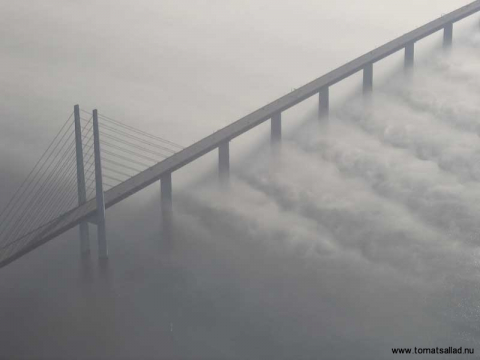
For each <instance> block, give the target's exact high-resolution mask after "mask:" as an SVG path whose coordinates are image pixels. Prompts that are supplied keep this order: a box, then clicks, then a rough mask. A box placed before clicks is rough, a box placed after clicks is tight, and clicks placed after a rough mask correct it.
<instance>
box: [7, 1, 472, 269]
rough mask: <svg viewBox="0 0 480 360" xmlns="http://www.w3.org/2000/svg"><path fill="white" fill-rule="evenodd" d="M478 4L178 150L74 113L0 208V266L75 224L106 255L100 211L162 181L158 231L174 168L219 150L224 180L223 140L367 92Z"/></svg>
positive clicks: (168, 205) (447, 37)
mask: <svg viewBox="0 0 480 360" xmlns="http://www.w3.org/2000/svg"><path fill="white" fill-rule="evenodd" d="M479 10H480V0H478V1H474V2H472V3H471V4H469V5H467V6H464V7H462V8H460V9H458V10H455V11H453V12H451V13H449V14H447V15H444V16H442V17H441V18H438V19H436V20H434V21H432V22H429V23H427V24H425V25H424V26H421V27H420V28H418V29H415V30H413V31H411V32H409V33H407V34H404V35H402V36H400V37H399V38H397V39H395V40H392V41H390V42H388V43H386V44H384V45H382V46H381V47H379V48H376V49H375V50H373V51H371V52H368V53H366V54H364V55H362V56H360V57H358V58H357V59H354V60H353V61H351V62H349V63H347V64H345V65H343V66H340V67H339V68H337V69H335V70H333V71H331V72H329V73H327V74H325V75H324V76H321V77H320V78H318V79H316V80H314V81H312V82H310V83H308V84H306V85H304V86H302V87H301V88H299V89H297V90H295V91H293V92H291V93H289V94H287V95H285V96H283V97H281V98H279V99H277V100H275V101H273V102H271V103H269V104H267V105H266V106H264V107H262V108H261V109H258V110H256V111H254V112H253V113H251V114H249V115H247V116H245V117H243V118H241V119H240V120H238V121H236V122H234V123H232V124H230V125H228V126H226V127H225V128H223V129H221V130H219V131H217V132H215V133H214V134H212V135H210V136H207V137H205V138H204V139H202V140H200V141H198V142H196V143H194V144H193V145H191V146H188V147H186V148H183V147H182V146H180V145H178V144H175V143H173V142H171V141H168V140H165V139H162V138H160V137H157V136H154V135H152V134H150V133H146V132H143V131H141V130H139V129H136V128H135V127H132V126H130V125H127V124H124V123H121V122H118V121H116V120H114V119H111V118H108V117H106V116H104V115H101V114H99V113H98V112H97V111H96V110H93V112H92V113H90V112H87V111H83V110H81V109H80V108H79V107H78V106H75V108H74V112H73V113H72V115H71V116H70V117H69V119H68V120H67V121H66V122H65V124H64V125H63V127H62V128H61V130H60V131H59V132H58V134H57V135H56V137H55V138H54V140H53V141H52V143H51V144H50V146H49V147H48V149H47V151H46V152H45V153H44V154H43V156H42V157H41V158H40V160H39V161H38V163H37V164H36V166H35V167H34V169H33V170H32V171H31V173H30V174H29V175H28V177H27V179H26V180H25V181H24V182H23V183H22V185H21V186H20V188H19V189H18V191H17V192H16V193H15V194H14V196H13V197H12V199H11V201H10V202H9V203H8V204H7V206H6V207H5V208H4V209H3V211H2V212H1V213H0V267H3V266H5V265H7V264H9V263H11V262H12V261H14V260H15V259H18V258H19V257H21V256H23V255H25V254H27V253H28V252H30V251H32V250H34V249H35V248H37V247H38V246H40V245H42V244H44V243H46V242H47V241H49V240H51V239H53V238H55V237H57V236H59V235H61V234H63V233H64V232H66V231H68V230H69V229H72V228H73V227H75V226H79V229H80V230H79V231H80V244H81V246H80V247H81V252H82V253H88V252H89V243H90V241H89V235H88V223H93V224H95V225H96V226H97V233H98V241H99V257H100V258H106V257H107V256H108V248H107V231H106V224H105V210H106V209H107V208H109V207H110V206H113V205H114V204H116V203H118V202H120V201H122V200H123V199H125V198H127V197H128V196H130V195H132V194H134V193H136V192H138V191H140V190H142V189H143V188H145V187H146V186H149V185H150V184H152V183H154V182H157V181H159V180H160V182H161V209H162V219H163V225H164V229H166V233H167V234H168V233H169V227H170V226H171V217H172V172H174V171H175V170H177V169H179V168H181V167H183V166H185V165H187V164H188V163H190V162H192V161H194V160H195V159H197V158H199V157H201V156H202V155H204V154H206V153H208V152H210V151H212V150H215V149H217V148H218V153H219V162H218V163H219V173H220V175H221V176H220V179H221V181H228V173H229V143H230V141H232V140H233V139H234V138H236V137H237V136H239V135H241V134H243V133H244V132H247V131H248V130H250V129H251V128H253V127H255V126H257V125H259V124H261V123H263V122H264V121H267V120H270V121H271V141H272V144H278V143H279V142H280V141H281V132H282V131H281V129H282V125H281V113H282V112H283V111H285V110H287V109H289V108H291V107H293V106H294V105H296V104H298V103H299V102H301V101H303V100H305V99H307V98H310V97H311V96H315V95H317V94H318V95H319V115H320V117H321V118H326V117H327V116H328V111H329V88H330V86H333V85H334V84H336V83H338V82H340V81H341V80H343V79H345V78H347V77H349V76H351V75H352V74H355V73H357V72H360V71H361V72H363V91H364V93H365V94H366V95H367V94H368V93H370V92H371V91H372V90H373V70H374V64H375V63H376V62H378V61H380V60H382V59H383V58H385V57H387V56H389V55H391V54H393V53H395V52H397V51H404V52H405V70H406V71H409V70H410V69H411V68H412V66H413V64H414V50H415V44H416V43H417V42H418V41H419V40H421V39H423V38H425V37H427V36H429V35H431V34H433V33H435V32H437V31H443V46H444V48H446V49H448V48H450V47H451V45H452V39H453V24H454V23H455V22H457V21H459V20H461V19H463V18H465V17H468V16H470V15H472V14H474V13H476V12H478V11H479Z"/></svg>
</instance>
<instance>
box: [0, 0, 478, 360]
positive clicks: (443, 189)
mask: <svg viewBox="0 0 480 360" xmlns="http://www.w3.org/2000/svg"><path fill="white" fill-rule="evenodd" d="M197 6H200V5H197ZM193 10H194V9H193ZM193 10H192V12H193ZM227 18H228V17H227ZM479 49H480V34H479V33H478V29H469V31H466V32H465V34H463V35H462V36H461V37H458V39H457V38H456V39H455V42H454V49H453V50H452V52H451V53H450V54H444V53H443V52H442V51H439V50H438V49H437V50H433V51H431V52H430V53H428V56H424V57H420V59H419V60H418V61H417V63H416V65H415V69H414V73H413V74H411V75H410V76H404V74H403V73H402V72H401V71H398V72H394V74H393V75H391V76H389V77H388V78H383V79H377V78H375V88H374V93H373V96H372V97H371V98H369V99H365V98H363V97H362V96H360V95H358V94H357V93H356V92H355V93H354V94H353V95H351V96H350V97H348V98H346V99H345V100H342V101H341V103H339V104H337V105H336V106H335V107H333V108H332V109H331V114H330V117H329V120H328V121H325V120H323V121H322V122H320V121H318V119H317V114H316V103H315V104H313V103H312V104H313V105H312V106H311V108H308V109H307V114H306V115H304V116H303V115H302V116H300V115H296V114H295V113H294V115H293V116H292V115H290V117H289V115H288V112H287V114H285V119H284V124H285V125H286V122H287V121H288V122H290V123H289V126H290V129H289V130H288V131H285V132H284V140H283V142H282V145H281V149H280V151H279V152H275V151H273V150H272V149H271V148H270V147H269V146H268V138H265V139H263V142H259V143H255V144H253V145H249V147H248V148H246V149H245V148H244V149H243V151H242V155H241V161H239V162H233V161H232V174H231V178H230V180H231V181H230V184H229V186H228V187H227V188H222V187H219V186H218V184H217V179H216V173H214V172H213V173H209V174H207V175H205V176H202V177H200V178H199V176H196V180H197V181H190V183H189V184H188V183H187V185H184V186H181V187H180V186H179V187H175V186H176V182H175V176H174V211H175V242H174V247H173V249H167V246H166V245H165V243H164V241H162V238H161V233H160V232H159V223H160V221H159V217H160V211H159V210H160V209H159V208H160V206H159V197H158V190H159V186H156V188H152V189H147V190H145V192H146V193H147V195H142V194H141V193H140V194H138V195H136V196H135V197H133V198H132V199H128V200H127V201H126V202H125V203H122V206H115V207H114V208H112V209H110V210H109V211H108V212H107V226H108V241H109V245H110V254H111V256H110V260H109V263H108V266H106V267H101V266H100V265H99V264H98V262H97V259H96V255H97V251H96V244H95V240H96V236H95V234H94V230H95V228H94V226H91V233H92V234H91V235H92V236H91V242H92V245H93V249H92V256H91V258H90V259H87V260H80V259H79V257H78V252H79V249H78V248H79V244H78V235H77V230H76V229H75V230H74V231H70V232H69V233H68V234H65V235H63V236H62V237H60V238H58V239H56V240H53V241H51V242H50V243H49V244H48V245H45V246H43V247H41V248H39V249H38V250H36V252H35V253H34V254H30V255H28V256H27V257H25V258H23V259H20V260H18V261H17V262H15V263H13V264H11V265H10V266H8V267H6V268H4V269H2V270H1V271H0V284H1V285H0V286H1V287H0V288H1V289H2V290H1V296H0V358H5V359H15V358H19V359H24V358H43V359H57V358H58V359H76V358H78V359H83V358H91V359H98V358H124V359H147V358H148V359H150V358H152V359H153V358H162V359H177V358H178V359H192V358H194V359H265V358H275V359H299V358H302V359H303V358H305V359H310V358H311V359H314V358H315V359H316V358H326V359H390V358H391V359H393V358H396V357H398V356H401V355H392V353H391V348H392V347H415V346H416V347H437V346H438V347H448V346H454V347H460V346H463V347H469V348H475V353H477V352H479V351H480V345H479V339H480V326H479V320H480V310H479V306H478V302H479V298H480V283H479V281H480V277H479V275H480V273H479V267H478V265H479V261H478V259H479V256H480V253H479V250H478V241H479V240H478V238H479V227H480V225H479V224H480V222H479V221H478V219H480V184H479V180H480V168H479V166H480V165H479V160H480V141H479V140H480V139H479V136H480V117H479V114H480V103H479V102H478V98H479V95H480V86H479V85H478V80H480V79H479V78H480V76H479V72H478V70H479V66H478V64H479V63H480V62H479V60H480V59H479V58H480V53H479ZM337 65H340V64H337ZM307 80H310V79H307ZM292 123H294V125H292ZM197 125H198V124H197ZM197 125H196V126H197ZM210 125H211V124H210ZM198 126H199V125H198ZM244 136H248V134H247V135H244ZM187 140H188V136H187V138H186V139H185V141H187ZM234 142H235V141H234ZM234 142H233V143H234ZM187 143H188V142H187ZM233 143H232V144H233ZM12 163H13V162H12ZM8 167H9V168H10V167H11V168H12V172H13V171H16V168H15V165H14V164H12V165H11V166H10V165H9V166H8ZM19 172H20V171H19ZM157 185H158V184H157ZM150 195H152V196H150ZM405 356H407V355H405ZM409 357H413V358H422V356H420V355H418V356H417V357H415V356H409ZM424 357H429V356H428V355H425V356H424ZM435 357H438V358H443V357H442V356H441V355H435ZM457 357H458V358H462V356H457ZM457 357H456V358H457ZM466 357H467V358H472V356H466ZM445 358H448V357H447V356H445Z"/></svg>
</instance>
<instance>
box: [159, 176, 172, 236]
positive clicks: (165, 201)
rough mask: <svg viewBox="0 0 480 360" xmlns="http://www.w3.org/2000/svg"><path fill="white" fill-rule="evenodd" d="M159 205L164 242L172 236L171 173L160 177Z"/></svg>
mask: <svg viewBox="0 0 480 360" xmlns="http://www.w3.org/2000/svg"><path fill="white" fill-rule="evenodd" d="M160 206H161V211H162V231H163V235H164V237H165V240H166V243H167V244H169V243H171V241H172V236H173V206H172V173H171V172H169V173H166V174H163V175H162V177H161V178H160Z"/></svg>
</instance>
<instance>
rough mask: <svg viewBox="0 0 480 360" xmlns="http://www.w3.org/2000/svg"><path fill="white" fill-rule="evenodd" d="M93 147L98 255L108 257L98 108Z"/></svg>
mask: <svg viewBox="0 0 480 360" xmlns="http://www.w3.org/2000/svg"><path fill="white" fill-rule="evenodd" d="M93 149H94V154H95V193H96V194H95V197H96V201H97V218H96V223H97V237H98V257H99V258H100V260H105V259H107V258H108V247H107V231H106V227H105V198H104V193H103V179H102V159H101V156H100V132H99V130H98V114H97V110H96V109H95V110H93Z"/></svg>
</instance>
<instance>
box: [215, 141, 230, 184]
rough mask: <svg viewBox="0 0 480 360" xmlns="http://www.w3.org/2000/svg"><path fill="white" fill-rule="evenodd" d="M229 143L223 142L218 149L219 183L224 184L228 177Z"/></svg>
mask: <svg viewBox="0 0 480 360" xmlns="http://www.w3.org/2000/svg"><path fill="white" fill-rule="evenodd" d="M229 144H230V143H229V141H228V140H227V141H224V142H223V143H221V144H220V146H219V147H218V175H219V178H220V182H221V183H222V184H225V183H227V182H228V179H229V177H230V147H229Z"/></svg>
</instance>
